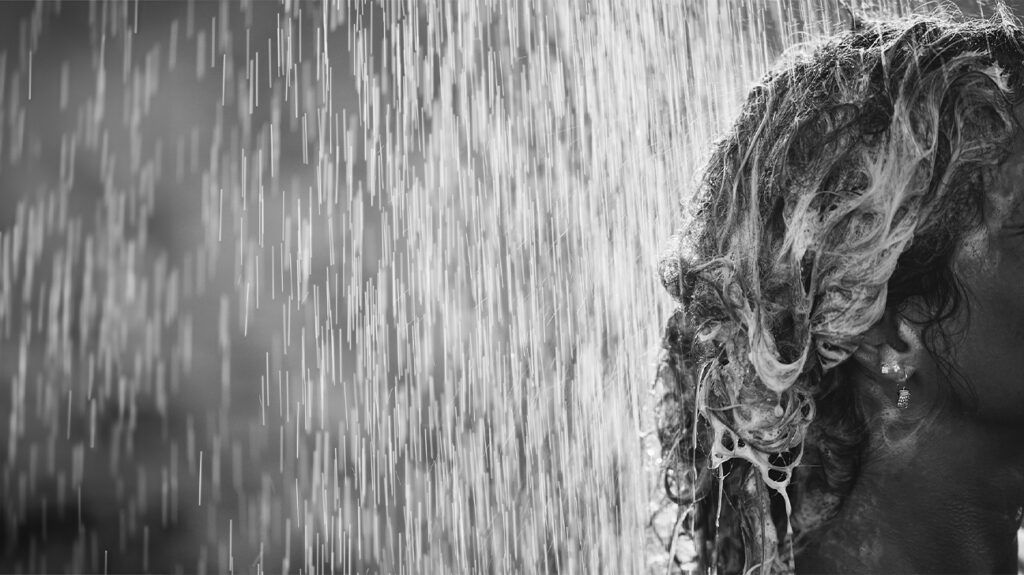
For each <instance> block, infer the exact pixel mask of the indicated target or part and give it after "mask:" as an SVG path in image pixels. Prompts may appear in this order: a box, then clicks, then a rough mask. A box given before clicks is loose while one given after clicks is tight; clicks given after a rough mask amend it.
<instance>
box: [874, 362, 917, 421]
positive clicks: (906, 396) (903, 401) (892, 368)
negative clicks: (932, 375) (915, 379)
mask: <svg viewBox="0 0 1024 575" xmlns="http://www.w3.org/2000/svg"><path fill="white" fill-rule="evenodd" d="M913 371H914V368H913V367H910V366H907V367H903V365H902V364H900V362H899V360H896V359H890V360H887V361H885V362H884V363H882V375H890V376H892V378H893V379H895V380H896V381H897V382H898V383H899V384H900V388H899V395H898V396H897V397H896V407H898V408H900V409H906V408H907V406H909V405H910V390H909V389H907V380H908V379H910V376H911V374H913Z"/></svg>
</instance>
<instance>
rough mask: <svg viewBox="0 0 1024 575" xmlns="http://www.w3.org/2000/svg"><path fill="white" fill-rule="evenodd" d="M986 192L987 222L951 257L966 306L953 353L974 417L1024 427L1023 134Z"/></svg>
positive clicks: (994, 422) (954, 339)
mask: <svg viewBox="0 0 1024 575" xmlns="http://www.w3.org/2000/svg"><path fill="white" fill-rule="evenodd" d="M1021 116H1022V114H1021V112H1020V111H1018V114H1017V117H1018V118H1020V117H1021ZM987 192H988V194H987V198H986V202H985V213H984V225H982V226H981V227H980V228H979V229H978V230H976V231H975V232H973V233H971V234H969V235H968V237H967V238H965V239H964V240H963V241H962V243H961V246H960V249H959V252H958V254H957V256H956V258H955V264H954V265H955V271H956V274H957V276H958V277H959V279H960V280H961V282H962V285H963V287H964V288H965V291H966V293H967V302H968V308H969V312H968V315H967V317H966V320H967V321H966V323H964V324H962V325H963V326H964V330H963V331H962V334H961V335H960V336H959V337H955V338H953V340H952V341H953V342H955V343H954V345H953V350H951V351H952V353H951V356H952V359H953V361H954V364H955V365H956V366H957V367H958V369H959V371H960V373H961V375H963V377H964V379H966V380H967V382H968V383H969V384H970V385H971V387H972V389H973V390H974V392H975V393H976V395H977V401H978V404H977V408H978V412H977V416H979V417H980V418H981V419H983V420H985V421H987V422H991V423H993V424H996V425H999V426H1012V427H1017V426H1020V427H1021V428H1022V429H1024V201H1022V200H1024V136H1022V135H1018V137H1017V138H1015V139H1014V143H1013V145H1012V149H1011V153H1010V156H1009V158H1008V159H1007V160H1006V161H1005V163H1004V164H1003V165H1002V166H1001V167H1000V168H999V170H998V171H997V173H996V175H995V177H994V178H993V179H992V181H991V182H989V185H988V190H987Z"/></svg>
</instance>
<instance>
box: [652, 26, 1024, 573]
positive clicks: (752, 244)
mask: <svg viewBox="0 0 1024 575" xmlns="http://www.w3.org/2000/svg"><path fill="white" fill-rule="evenodd" d="M1022 45H1024V35H1022V32H1021V30H1020V28H1019V27H1018V24H1016V22H1015V21H1013V20H1012V18H1010V17H1009V16H1007V15H1005V14H1000V15H998V16H996V17H995V18H993V19H990V20H966V21H965V20H963V19H956V18H954V17H951V16H929V17H924V16H913V17H908V18H903V19H899V20H891V21H878V22H874V21H866V20H858V21H856V22H855V23H854V25H853V29H852V30H850V31H848V32H845V33H843V34H840V35H838V36H835V37H831V38H828V39H826V40H823V41H820V42H817V43H815V44H813V45H808V46H804V47H802V48H801V49H800V50H798V51H795V52H791V53H789V54H787V55H785V56H784V58H783V60H782V62H781V63H780V64H779V65H778V67H777V68H776V69H775V70H774V71H772V72H771V73H769V74H768V75H767V76H766V77H765V78H764V79H763V80H762V81H761V82H760V83H759V84H758V85H757V86H755V87H754V88H753V89H752V90H751V91H750V93H749V95H748V97H747V100H746V102H745V104H744V105H743V108H742V111H741V113H740V115H739V118H738V119H737V121H736V122H735V125H734V126H733V127H732V129H731V130H730V131H729V132H728V133H727V134H726V135H725V137H724V138H722V139H721V140H720V141H719V142H718V143H717V145H716V146H715V148H714V150H713V153H712V155H711V157H710V160H709V161H708V164H707V166H706V169H705V171H704V174H703V177H702V179H701V181H700V184H699V187H698V190H697V192H696V193H695V194H694V195H693V199H692V201H691V206H693V207H692V208H691V212H690V218H689V219H690V222H689V225H688V226H687V227H686V229H684V231H683V232H682V233H680V234H679V235H678V236H677V238H675V242H674V246H673V248H672V249H670V251H669V252H668V255H666V256H665V257H664V258H663V260H662V262H661V265H660V269H659V272H660V275H661V279H662V283H663V284H664V285H665V287H666V289H667V290H668V291H669V292H670V293H671V294H672V296H673V297H674V298H675V299H676V300H677V301H678V303H679V307H678V309H677V311H676V312H675V314H674V315H673V316H672V317H671V318H670V319H669V321H668V324H667V327H666V329H665V336H664V342H663V346H664V348H665V354H664V359H663V361H662V363H661V366H660V368H659V374H658V376H659V379H660V383H661V385H663V387H664V395H663V398H662V399H661V402H660V404H659V422H658V428H659V437H660V440H661V444H662V454H663V461H664V471H665V486H666V490H667V492H668V494H669V497H670V498H672V499H673V500H674V501H676V502H677V503H680V504H682V505H684V507H685V508H686V509H688V510H689V511H688V512H689V518H688V519H689V520H688V521H683V522H682V525H683V527H684V529H683V530H684V531H687V532H688V534H689V535H690V536H691V537H693V539H694V542H695V545H696V548H697V552H698V556H699V560H700V562H701V564H702V565H701V569H702V570H703V569H706V568H710V567H712V566H713V565H714V566H717V568H718V570H719V571H721V572H724V573H730V572H739V571H741V570H742V571H743V572H747V571H748V570H750V569H752V568H755V567H756V568H759V569H760V570H761V571H762V572H776V571H791V570H792V569H793V555H794V545H801V544H803V543H804V542H806V541H808V540H809V539H812V538H813V535H814V534H815V533H820V531H821V528H822V527H823V526H824V525H826V524H827V522H828V521H829V520H830V519H832V518H834V517H835V515H836V514H837V512H838V511H839V509H840V507H841V506H842V504H843V501H844V499H845V497H846V496H847V495H848V493H849V490H850V488H851V487H852V484H853V482H854V480H855V479H856V477H857V473H858V469H859V465H860V462H861V458H862V457H863V455H864V453H865V451H864V450H865V447H866V445H867V440H868V428H869V422H868V421H866V416H865V409H864V405H863V398H861V397H859V396H858V393H856V390H855V388H854V386H853V385H852V384H851V383H850V370H851V369H853V362H852V361H848V359H849V358H850V356H851V354H852V353H853V351H854V350H855V349H856V348H857V346H858V345H859V338H860V337H861V336H862V335H863V334H864V332H865V331H866V330H868V328H870V327H871V326H872V325H874V324H875V323H876V322H878V321H879V320H880V319H881V318H882V317H883V315H884V314H885V313H886V311H889V312H892V313H896V314H899V313H901V312H902V311H906V310H905V307H906V306H907V305H911V303H912V302H913V303H914V305H918V306H923V307H924V308H926V309H927V310H928V313H929V314H930V320H929V321H927V322H925V324H924V334H925V338H924V344H925V346H926V348H927V349H928V350H929V351H930V352H931V353H932V354H933V355H936V356H938V355H941V354H940V349H941V347H942V345H944V341H946V339H945V336H947V335H948V330H946V329H945V328H944V326H945V325H946V323H945V322H946V320H948V319H950V318H953V317H956V316H958V314H959V313H960V312H961V311H962V310H961V308H962V307H963V306H962V303H963V302H964V301H965V300H964V297H963V296H964V293H963V288H962V287H961V286H960V285H959V283H958V282H957V279H956V276H955V274H954V272H953V268H952V261H953V257H954V255H955V253H956V250H957V248H958V246H959V245H960V243H961V241H962V240H963V239H964V237H965V235H966V234H967V233H969V232H971V231H972V230H975V229H978V227H979V226H980V225H981V223H982V221H983V216H984V202H985V185H984V183H985V182H986V181H988V179H989V178H990V177H992V175H993V173H994V171H995V170H996V169H997V168H998V166H999V165H1000V164H1001V163H1002V162H1003V161H1004V160H1005V158H1006V156H1007V150H1008V148H1009V143H1010V142H1011V140H1012V139H1013V138H1014V137H1015V135H1016V134H1017V123H1016V120H1015V119H1014V116H1013V107H1014V105H1015V101H1017V100H1015V96H1016V95H1017V94H1019V93H1021V90H1020V81H1021V77H1022V74H1021V65H1022V61H1024V51H1022V48H1021V46H1022ZM947 344H948V342H947ZM947 367H951V366H947ZM954 395H956V396H957V397H959V398H961V399H963V398H966V397H967V396H968V395H969V389H966V388H965V389H960V390H959V391H957V392H956V393H955V394H954Z"/></svg>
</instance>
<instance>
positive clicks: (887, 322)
mask: <svg viewBox="0 0 1024 575" xmlns="http://www.w3.org/2000/svg"><path fill="white" fill-rule="evenodd" d="M1017 116H1018V118H1021V117H1024V115H1022V114H1021V113H1020V111H1019V110H1018V114H1017ZM986 184H987V196H986V209H985V214H984V220H985V222H984V225H983V226H982V227H981V229H979V230H977V232H976V233H974V234H971V235H970V236H969V237H968V238H966V239H965V240H964V241H963V242H962V244H961V246H960V249H959V251H958V253H957V256H956V258H955V262H954V270H955V273H956V274H957V276H958V278H959V279H960V281H961V282H962V287H963V288H964V291H965V292H966V293H967V300H968V301H967V307H968V308H969V311H968V312H967V313H964V314H961V316H960V317H959V318H956V319H955V320H951V321H952V323H950V324H948V325H944V326H943V327H944V328H946V330H947V331H948V332H950V333H952V334H953V340H952V341H953V345H952V347H953V349H952V350H950V351H949V354H948V355H947V359H949V360H951V361H952V363H953V364H954V365H955V366H956V368H957V369H958V371H959V372H960V374H961V375H962V377H963V378H964V379H965V380H966V382H967V384H968V385H969V386H970V388H971V389H973V391H974V394H975V396H976V403H974V404H973V405H969V404H968V407H963V405H965V404H964V403H963V402H959V403H958V402H953V401H942V400H941V399H940V398H941V397H942V392H941V390H953V393H958V394H959V395H960V397H963V389H964V386H963V385H962V384H958V383H956V382H955V381H952V380H950V378H949V377H947V375H946V373H945V372H944V371H943V370H941V369H940V366H939V364H938V362H936V360H935V358H934V357H933V356H932V355H931V354H930V353H929V352H928V351H927V350H926V349H925V348H924V347H923V346H922V344H921V343H920V337H919V334H920V331H921V330H920V327H918V324H917V323H916V322H915V317H914V316H915V314H914V313H913V312H904V315H903V316H897V315H896V314H894V313H891V312H889V313H887V314H886V316H885V317H884V318H883V319H882V320H880V321H879V322H878V323H877V324H876V325H875V326H874V327H873V328H872V329H871V330H869V332H868V333H867V334H865V336H864V340H863V343H862V345H861V347H860V348H859V349H858V351H857V353H856V354H855V356H854V358H853V359H851V361H853V362H856V365H855V366H851V367H852V368H853V369H851V372H853V373H854V375H853V384H854V385H856V386H857V388H858V390H859V391H860V393H862V394H863V396H864V397H865V398H866V399H867V401H866V402H865V403H866V404H867V405H868V412H867V414H866V415H867V420H868V422H869V428H870V429H871V440H870V442H869V445H870V447H869V448H868V451H867V453H866V454H865V458H864V460H863V462H862V467H861V470H860V474H859V477H858V480H857V483H856V484H855V486H854V487H853V490H852V492H851V494H850V495H849V498H848V499H847V500H846V502H845V504H844V505H843V508H842V510H841V511H840V513H839V515H838V516H837V517H836V518H835V520H834V521H833V522H832V523H831V524H830V526H829V527H827V528H826V529H827V530H826V531H825V532H824V533H823V534H822V535H821V536H820V539H819V541H818V542H817V543H816V544H813V545H812V546H810V547H809V548H808V549H806V550H805V551H804V552H803V553H802V554H801V555H799V556H798V557H797V563H796V566H797V571H798V572H801V573H827V572H839V573H850V572H862V573H880V572H903V573H911V572H915V573H919V572H947V573H948V572H954V573H968V572H987V573H992V572H1004V573H1016V572H1017V540H1016V534H1017V529H1018V527H1019V525H1020V520H1021V513H1022V506H1024V201H1022V200H1024V135H1022V136H1018V138H1017V140H1016V142H1015V144H1014V147H1013V150H1012V153H1011V155H1010V157H1009V158H1008V160H1007V161H1006V162H1005V163H1004V164H1003V165H1002V166H1001V167H1000V169H999V170H998V171H997V174H996V176H995V177H994V178H993V180H992V181H990V182H986ZM916 319H921V318H916ZM893 356H896V357H898V358H899V360H900V362H901V364H902V365H905V366H912V367H913V368H915V371H914V373H913V375H912V377H911V378H910V380H909V381H908V382H907V386H908V388H909V389H910V391H911V396H910V407H909V408H908V409H906V410H899V409H897V408H896V407H895V406H896V397H897V393H898V386H899V384H898V382H897V381H896V379H895V377H894V376H893V375H891V374H883V373H882V371H881V369H880V366H881V364H882V362H883V361H885V359H886V358H891V357H893ZM883 434H884V435H885V436H886V437H883ZM886 439H888V441H886Z"/></svg>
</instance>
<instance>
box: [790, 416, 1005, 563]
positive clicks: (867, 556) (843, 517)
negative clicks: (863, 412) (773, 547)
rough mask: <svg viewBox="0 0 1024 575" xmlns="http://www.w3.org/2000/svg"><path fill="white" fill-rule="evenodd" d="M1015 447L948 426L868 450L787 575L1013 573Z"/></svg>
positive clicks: (967, 427)
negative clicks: (832, 512)
mask: <svg viewBox="0 0 1024 575" xmlns="http://www.w3.org/2000/svg"><path fill="white" fill-rule="evenodd" d="M1022 440H1024V434H1022V433H1021V431H1020V430H1015V431H1009V430H1005V429H1002V430H999V429H986V428H983V427H982V426H980V425H979V424H977V423H975V422H972V421H971V420H969V419H964V418H952V417H950V418H940V419H938V420H936V421H933V422H932V423H931V424H930V425H928V428H927V430H922V431H920V432H918V433H917V434H915V435H914V436H913V437H911V438H909V439H906V440H903V441H901V442H898V443H897V444H896V446H895V447H891V446H890V447H878V448H872V449H871V450H870V452H869V454H868V456H867V457H866V458H865V461H864V462H863V464H862V467H861V470H860V474H859V477H858V480H857V483H856V485H855V486H854V487H853V489H852V491H851V493H850V495H849V496H848V497H847V499H846V501H845V502H844V503H843V506H842V509H841V510H840V512H839V514H838V515H837V517H836V518H835V519H834V520H833V521H832V522H831V523H830V524H829V525H828V526H827V527H825V528H824V530H823V532H822V533H821V534H820V535H819V537H818V541H817V543H815V544H812V545H811V546H810V547H809V548H808V549H806V550H805V551H804V552H803V553H801V555H799V556H798V557H797V571H798V572H804V573H821V572H841V573H849V572H870V573H880V572H918V573H919V572H934V571H945V572H990V573H991V572H1012V573H1016V572H1017V540H1016V533H1017V528H1018V525H1019V524H1020V513H1021V511H1020V510H1021V505H1022V504H1024V458H1022V457H1021V456H1020V455H1018V454H1017V453H1015V452H1017V451H1020V447H1019V446H1020V445H1021V442H1022ZM876 444H877V442H876Z"/></svg>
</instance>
